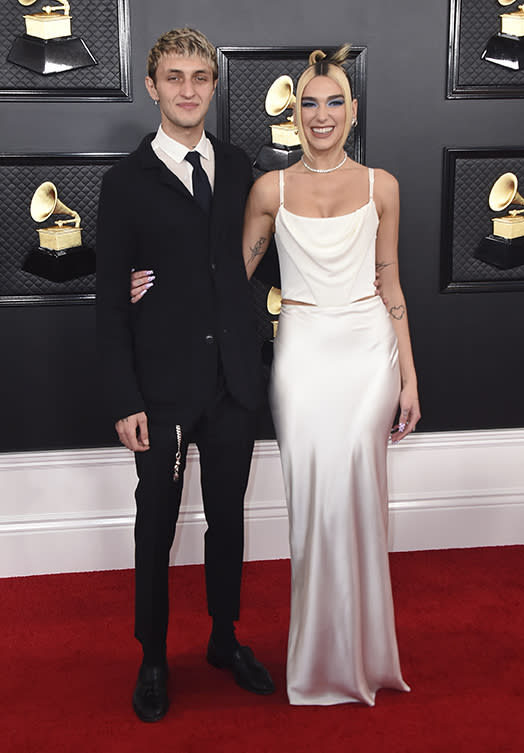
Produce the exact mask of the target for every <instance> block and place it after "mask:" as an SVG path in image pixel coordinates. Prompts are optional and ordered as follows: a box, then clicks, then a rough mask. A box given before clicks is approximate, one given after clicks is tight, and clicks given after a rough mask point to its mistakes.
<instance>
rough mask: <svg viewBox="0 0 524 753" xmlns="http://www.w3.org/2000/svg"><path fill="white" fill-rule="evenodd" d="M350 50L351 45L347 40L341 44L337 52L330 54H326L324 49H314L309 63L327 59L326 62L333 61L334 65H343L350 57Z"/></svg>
mask: <svg viewBox="0 0 524 753" xmlns="http://www.w3.org/2000/svg"><path fill="white" fill-rule="evenodd" d="M350 50H351V45H350V44H348V43H347V42H346V43H345V44H343V45H341V46H340V47H339V48H338V50H335V52H333V53H332V54H331V55H329V56H328V55H326V53H325V52H324V51H323V50H313V52H312V53H311V55H310V56H309V65H315V64H316V63H320V61H321V60H325V61H326V63H331V64H333V65H342V64H343V63H345V61H346V60H347V59H348V57H349V53H350Z"/></svg>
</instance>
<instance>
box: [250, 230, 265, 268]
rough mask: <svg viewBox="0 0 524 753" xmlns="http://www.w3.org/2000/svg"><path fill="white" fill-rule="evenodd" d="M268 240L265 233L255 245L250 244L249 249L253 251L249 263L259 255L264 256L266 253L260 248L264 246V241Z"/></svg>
mask: <svg viewBox="0 0 524 753" xmlns="http://www.w3.org/2000/svg"><path fill="white" fill-rule="evenodd" d="M265 242H266V238H264V236H263V235H261V236H260V238H259V239H258V241H257V242H256V243H255V245H254V246H250V247H249V249H250V251H251V256H250V257H249V260H248V264H250V263H251V262H252V261H254V259H255V258H256V257H257V256H262V254H263V253H264V252H263V251H261V250H260V249H261V248H262V247H263V245H264V243H265Z"/></svg>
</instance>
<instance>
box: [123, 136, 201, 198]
mask: <svg viewBox="0 0 524 753" xmlns="http://www.w3.org/2000/svg"><path fill="white" fill-rule="evenodd" d="M155 136H156V133H150V134H148V135H147V136H146V137H145V138H144V139H143V140H142V142H141V143H140V145H139V147H138V149H137V155H138V158H139V160H140V164H141V166H142V167H143V168H144V169H145V170H156V171H157V173H158V179H159V181H160V183H163V184H164V185H166V186H170V187H171V188H174V189H175V191H177V192H178V193H179V194H181V195H182V196H185V197H186V199H189V200H190V201H195V199H194V198H193V195H192V194H191V191H188V190H187V188H186V187H185V185H184V184H183V183H182V181H181V180H179V179H178V178H177V177H176V175H174V174H173V173H172V172H171V170H170V169H169V168H168V167H166V165H165V164H164V163H163V162H162V160H160V159H158V157H157V156H156V154H155V153H154V151H153V149H152V147H151V142H152V141H153V139H154V138H155ZM195 203H196V202H195Z"/></svg>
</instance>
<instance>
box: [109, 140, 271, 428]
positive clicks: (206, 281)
mask: <svg viewBox="0 0 524 753" xmlns="http://www.w3.org/2000/svg"><path fill="white" fill-rule="evenodd" d="M208 136H209V138H210V140H211V142H212V144H213V148H214V151H215V187H214V195H213V205H212V209H211V215H210V218H209V220H208V218H207V217H206V215H205V213H204V212H203V210H202V209H201V208H200V206H199V205H198V204H197V202H196V201H195V199H194V198H193V196H192V195H191V194H190V192H189V191H188V190H187V189H186V188H185V186H184V185H183V184H182V183H181V181H179V180H178V178H177V177H176V176H175V175H173V173H172V172H171V171H170V170H169V169H168V168H167V167H166V166H165V165H164V163H163V162H162V161H161V160H159V159H158V158H157V156H156V155H155V153H154V152H153V150H152V148H151V141H152V139H153V137H154V134H150V135H149V136H147V137H146V138H145V139H144V140H143V141H142V143H141V144H140V146H139V147H138V149H137V150H136V151H135V152H133V153H132V154H130V155H129V156H128V157H125V158H124V159H122V160H121V161H120V162H118V163H117V164H116V165H114V166H113V167H112V168H111V169H110V170H109V171H108V172H107V173H106V174H105V175H104V178H103V183H102V191H101V195H100V204H99V211H98V229H97V339H98V348H99V355H100V359H101V372H102V380H103V385H104V389H105V393H106V397H107V401H108V406H109V412H110V415H111V417H112V419H113V420H114V421H117V420H118V419H120V418H123V417H124V416H128V415H131V414H133V413H138V412H139V411H142V410H144V411H146V413H147V414H148V416H149V417H150V418H151V419H153V420H155V421H159V422H161V423H164V424H167V423H169V424H174V423H181V424H182V425H184V424H188V423H191V422H192V421H193V420H194V419H195V418H197V417H198V415H200V413H201V412H202V410H203V409H204V408H205V407H206V405H207V404H208V402H209V401H210V400H211V399H212V396H213V394H214V391H215V389H216V373H217V364H218V359H219V358H220V359H221V361H222V366H223V372H224V376H225V379H226V383H227V387H228V389H229V391H230V392H231V394H232V395H233V397H235V398H236V400H237V401H238V402H239V403H240V404H241V405H243V406H245V407H246V408H249V409H252V408H254V407H256V404H257V401H258V397H259V387H260V365H259V347H258V345H257V340H256V331H255V320H254V312H253V302H252V297H251V289H250V286H249V283H248V281H247V278H246V273H245V268H244V262H243V259H242V250H241V240H242V224H243V216H244V207H245V202H246V198H247V194H248V191H249V188H250V186H251V181H252V177H251V175H252V173H251V166H250V164H249V160H248V158H247V156H246V155H245V154H244V152H242V151H241V150H240V149H238V148H237V147H234V146H232V145H230V144H225V143H221V142H219V141H217V140H216V139H215V138H214V137H213V136H211V135H209V134H208ZM132 268H134V269H152V270H154V273H155V275H156V279H155V284H154V286H153V287H152V288H151V289H150V290H149V291H148V292H147V293H146V295H144V297H143V298H142V299H141V300H140V302H139V303H136V304H134V305H132V304H131V303H130V301H129V277H130V270H131V269H132Z"/></svg>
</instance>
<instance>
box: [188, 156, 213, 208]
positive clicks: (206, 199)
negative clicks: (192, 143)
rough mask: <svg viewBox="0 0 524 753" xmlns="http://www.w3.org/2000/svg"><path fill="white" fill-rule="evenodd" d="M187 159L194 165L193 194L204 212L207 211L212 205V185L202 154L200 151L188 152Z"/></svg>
mask: <svg viewBox="0 0 524 753" xmlns="http://www.w3.org/2000/svg"><path fill="white" fill-rule="evenodd" d="M185 159H186V160H187V161H188V162H189V164H190V165H193V196H194V197H195V199H196V200H197V201H198V203H199V204H200V206H201V207H202V209H203V210H204V212H206V213H207V212H209V208H210V206H211V186H210V185H209V179H208V177H207V175H206V172H205V170H204V168H203V167H202V164H201V162H200V154H199V153H198V152H188V153H187V154H186V156H185Z"/></svg>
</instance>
